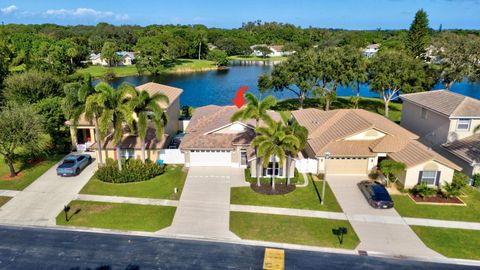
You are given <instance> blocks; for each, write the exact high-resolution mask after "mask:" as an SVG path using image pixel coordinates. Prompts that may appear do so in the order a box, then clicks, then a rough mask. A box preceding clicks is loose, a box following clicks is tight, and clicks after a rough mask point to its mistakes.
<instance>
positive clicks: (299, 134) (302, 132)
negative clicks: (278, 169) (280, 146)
mask: <svg viewBox="0 0 480 270" xmlns="http://www.w3.org/2000/svg"><path fill="white" fill-rule="evenodd" d="M281 116H282V121H283V124H284V125H285V133H286V134H287V135H293V136H295V137H296V138H297V139H298V142H299V144H298V145H293V144H292V145H289V146H287V147H286V150H287V151H286V155H287V168H286V177H287V185H289V184H290V176H291V175H290V166H291V165H292V157H294V156H296V155H297V154H298V153H299V152H300V151H302V150H303V149H304V148H305V145H306V144H307V139H308V130H307V129H306V128H305V127H304V126H301V125H300V124H299V123H298V122H297V121H292V120H291V119H290V118H289V115H288V114H281ZM297 146H298V147H297Z"/></svg>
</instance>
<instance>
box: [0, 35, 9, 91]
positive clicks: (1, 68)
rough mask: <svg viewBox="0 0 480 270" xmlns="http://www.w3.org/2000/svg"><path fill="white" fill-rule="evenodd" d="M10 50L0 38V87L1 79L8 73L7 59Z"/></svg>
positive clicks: (0, 84) (0, 85)
mask: <svg viewBox="0 0 480 270" xmlns="http://www.w3.org/2000/svg"><path fill="white" fill-rule="evenodd" d="M9 56H10V50H9V49H8V47H7V45H6V44H5V43H4V42H3V41H1V40H0V88H1V87H2V84H3V80H4V79H5V77H7V75H8V61H9V60H10V59H9V58H10V57H9Z"/></svg>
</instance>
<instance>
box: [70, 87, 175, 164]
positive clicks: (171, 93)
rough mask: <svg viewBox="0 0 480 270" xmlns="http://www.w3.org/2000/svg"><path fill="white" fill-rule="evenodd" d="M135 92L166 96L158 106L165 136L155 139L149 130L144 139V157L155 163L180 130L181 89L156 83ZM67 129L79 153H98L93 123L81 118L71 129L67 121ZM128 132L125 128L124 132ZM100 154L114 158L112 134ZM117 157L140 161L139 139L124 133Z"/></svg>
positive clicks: (150, 129) (152, 130) (114, 150)
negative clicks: (163, 115) (165, 121)
mask: <svg viewBox="0 0 480 270" xmlns="http://www.w3.org/2000/svg"><path fill="white" fill-rule="evenodd" d="M136 88H137V89H138V90H145V91H147V92H148V93H149V94H150V95H153V94H155V93H163V94H165V95H166V96H167V97H168V99H169V101H170V103H169V104H165V103H164V102H161V103H160V106H161V107H162V108H163V109H164V110H165V113H166V114H167V116H168V124H167V126H166V127H165V131H164V133H165V134H164V136H163V138H162V139H161V140H159V139H157V138H156V135H155V130H154V129H153V128H151V127H149V129H148V131H147V137H146V140H145V142H146V150H147V151H146V157H147V158H149V159H151V160H157V159H158V155H159V152H160V150H161V149H162V148H165V146H166V145H167V143H169V142H170V139H171V138H173V137H174V136H175V134H176V133H177V131H178V129H179V127H178V125H179V124H178V123H179V122H178V119H179V117H180V95H181V94H182V92H183V90H182V89H179V88H175V87H171V86H167V85H162V84H158V83H152V82H150V83H146V84H143V85H140V86H137V87H136ZM66 124H67V125H69V126H70V134H71V136H72V143H73V145H74V147H75V148H76V149H78V150H87V149H93V150H95V151H96V150H97V146H96V141H95V127H94V124H93V123H92V122H89V121H87V120H86V119H85V117H84V115H82V116H81V117H80V119H79V122H78V124H77V125H76V126H73V125H72V124H73V123H71V122H70V121H67V122H66ZM127 130H128V129H127ZM102 146H103V149H102V151H103V152H104V158H114V159H116V158H117V153H116V149H115V145H113V142H112V138H111V135H108V136H107V137H106V138H105V140H104V142H103V144H102ZM121 149H122V150H121V153H120V156H121V157H124V158H140V156H141V151H140V150H141V140H140V138H139V137H138V136H136V135H135V134H131V133H126V134H125V135H124V138H123V139H122V142H121Z"/></svg>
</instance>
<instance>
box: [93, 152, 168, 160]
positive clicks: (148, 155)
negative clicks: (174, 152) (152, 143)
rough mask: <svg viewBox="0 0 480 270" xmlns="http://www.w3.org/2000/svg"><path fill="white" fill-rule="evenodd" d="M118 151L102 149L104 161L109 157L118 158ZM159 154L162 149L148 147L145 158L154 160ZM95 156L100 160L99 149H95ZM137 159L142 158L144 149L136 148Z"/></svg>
mask: <svg viewBox="0 0 480 270" xmlns="http://www.w3.org/2000/svg"><path fill="white" fill-rule="evenodd" d="M116 152H117V151H116V150H112V149H102V154H103V156H102V157H103V162H105V161H106V160H107V159H108V158H111V159H115V160H116V159H117V154H116ZM159 154H160V150H158V149H153V150H150V149H146V150H145V159H150V160H152V161H157V160H158V157H159ZM95 157H96V159H97V160H98V151H97V150H96V151H95ZM135 159H142V150H140V149H135Z"/></svg>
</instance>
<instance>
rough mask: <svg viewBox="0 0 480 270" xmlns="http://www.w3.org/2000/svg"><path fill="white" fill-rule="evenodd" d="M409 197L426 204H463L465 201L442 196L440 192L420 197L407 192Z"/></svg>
mask: <svg viewBox="0 0 480 270" xmlns="http://www.w3.org/2000/svg"><path fill="white" fill-rule="evenodd" d="M408 196H410V198H411V199H412V200H413V201H414V202H415V203H419V204H422V203H426V204H449V205H465V203H464V202H463V201H462V200H460V199H459V198H458V197H451V198H448V197H444V196H442V195H441V194H436V195H434V196H428V197H423V198H422V197H420V196H416V195H412V194H409V195H408Z"/></svg>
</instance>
